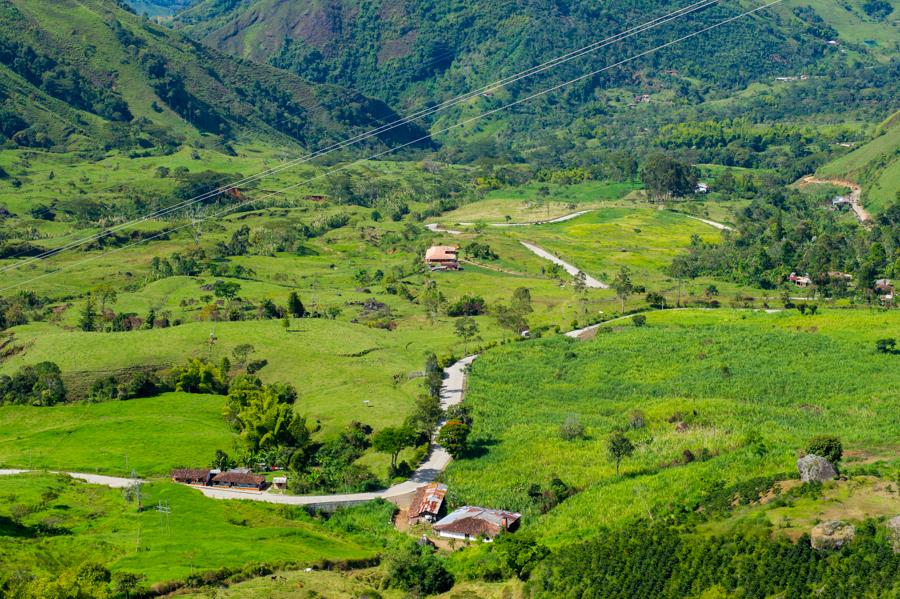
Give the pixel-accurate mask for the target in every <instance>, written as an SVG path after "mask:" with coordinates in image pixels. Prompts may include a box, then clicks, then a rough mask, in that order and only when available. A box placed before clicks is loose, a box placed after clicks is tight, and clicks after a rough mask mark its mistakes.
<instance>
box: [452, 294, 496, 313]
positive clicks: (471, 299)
mask: <svg viewBox="0 0 900 599" xmlns="http://www.w3.org/2000/svg"><path fill="white" fill-rule="evenodd" d="M485 312H487V304H486V303H485V301H484V298H482V297H478V296H474V295H464V296H462V297H461V298H460V299H458V300H456V301H455V302H453V303H452V304H450V306H449V307H448V308H447V316H453V317H456V316H480V315H482V314H484V313H485Z"/></svg>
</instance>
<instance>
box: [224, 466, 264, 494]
mask: <svg viewBox="0 0 900 599" xmlns="http://www.w3.org/2000/svg"><path fill="white" fill-rule="evenodd" d="M265 485H266V477H265V476H260V475H258V474H252V473H250V472H240V471H237V470H229V471H227V472H220V473H219V474H216V475H215V476H214V477H213V478H212V486H214V487H228V488H236V489H257V490H259V491H262V490H263V488H264V487H265Z"/></svg>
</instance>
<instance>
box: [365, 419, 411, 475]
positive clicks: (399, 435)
mask: <svg viewBox="0 0 900 599" xmlns="http://www.w3.org/2000/svg"><path fill="white" fill-rule="evenodd" d="M415 440H416V432H415V431H414V430H413V428H412V427H411V426H408V425H402V426H389V427H387V428H383V429H381V430H380V431H378V432H377V433H375V436H374V437H372V447H374V448H375V451H380V452H382V453H386V454H389V455H390V456H391V475H393V473H394V472H396V470H397V457H398V456H399V455H400V452H401V451H403V449H404V448H406V447H409V446H410V445H412V444H413V443H414V442H415Z"/></svg>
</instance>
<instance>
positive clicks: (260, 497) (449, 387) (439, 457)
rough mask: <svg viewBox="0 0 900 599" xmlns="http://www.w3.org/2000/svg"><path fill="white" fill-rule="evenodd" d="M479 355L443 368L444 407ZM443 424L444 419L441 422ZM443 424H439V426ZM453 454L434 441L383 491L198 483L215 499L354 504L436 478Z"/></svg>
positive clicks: (453, 400)
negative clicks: (312, 491) (290, 490)
mask: <svg viewBox="0 0 900 599" xmlns="http://www.w3.org/2000/svg"><path fill="white" fill-rule="evenodd" d="M477 357H478V356H477V355H474V356H468V357H466V358H463V359H461V360H459V361H458V362H455V363H453V364H451V365H450V366H448V367H447V368H446V369H444V384H443V385H442V386H441V407H442V408H444V409H447V408H449V407H450V406H454V405H456V404H458V403H460V402H461V401H462V400H463V396H464V395H465V387H466V368H467V367H468V366H469V365H470V364H471V363H472V362H474V361H475V358H477ZM441 424H443V423H441ZM440 426H441V425H440V424H439V425H438V428H440ZM452 459H453V458H451V457H450V454H449V453H447V450H445V449H444V448H443V447H441V446H440V445H438V444H436V443H435V444H434V445H433V446H432V449H431V454H430V455H429V456H428V459H427V460H425V462H423V463H422V464H421V465H419V467H418V468H416V471H415V472H413V474H412V476H411V477H410V478H409V479H408V480H406V481H404V482H402V483H399V484H396V485H394V486H392V487H390V488H388V489H385V490H383V491H375V492H372V493H344V494H339V495H278V494H275V493H266V492H257V491H235V490H232V489H221V488H215V487H197V488H198V489H199V490H200V492H201V493H203V494H204V495H206V496H207V497H212V498H214V499H251V500H254V501H266V502H269V503H283V504H289V505H309V506H323V507H328V506H335V507H336V506H341V505H354V504H356V503H363V502H365V501H371V500H373V499H390V498H393V497H400V496H403V495H406V494H408V493H412V492H413V491H415V490H416V489H418V488H419V487H421V486H422V485H425V484H427V483H430V482H431V481H433V480H435V479H436V478H437V476H438V475H439V474H440V473H441V472H443V471H444V470H446V468H447V465H448V464H450V461H451V460H452Z"/></svg>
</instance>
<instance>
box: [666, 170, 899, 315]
mask: <svg viewBox="0 0 900 599" xmlns="http://www.w3.org/2000/svg"><path fill="white" fill-rule="evenodd" d="M792 272H797V273H809V275H810V277H811V278H812V280H813V283H814V285H815V288H816V290H817V291H819V292H820V293H823V294H824V295H826V296H836V297H839V296H846V295H850V294H856V295H858V296H860V297H861V298H863V299H865V300H866V301H871V300H872V299H874V298H875V295H876V293H875V290H874V284H875V281H876V280H877V279H879V278H896V277H897V276H898V275H900V203H898V204H894V205H892V206H890V207H888V208H887V209H886V210H884V211H883V212H882V213H881V214H880V215H879V216H878V218H877V220H876V222H875V224H874V226H872V227H871V228H865V227H861V226H858V225H856V224H846V223H842V222H840V220H839V219H838V218H837V217H836V215H835V213H833V212H831V211H829V210H825V209H823V207H822V200H821V198H817V197H816V196H812V195H809V194H805V193H802V192H800V191H798V190H793V189H787V188H781V187H771V188H767V189H764V190H762V192H761V193H760V194H759V196H758V197H757V199H756V200H754V201H753V202H752V203H751V204H750V205H749V206H747V207H746V208H744V209H743V210H741V211H740V213H739V214H738V221H737V231H736V232H735V233H733V234H730V235H727V236H726V237H725V239H724V240H723V241H722V242H720V243H710V242H704V241H702V240H701V239H699V238H698V237H695V238H694V239H692V241H691V245H690V247H689V249H688V252H687V253H686V254H683V255H681V256H678V257H677V258H676V259H675V260H674V261H673V263H672V265H671V274H672V276H674V277H676V278H678V279H688V278H694V277H697V276H701V275H712V276H716V277H721V278H725V279H728V280H732V281H736V282H740V283H743V284H750V285H754V286H757V287H761V288H763V289H774V288H776V287H778V286H780V285H787V284H788V283H786V281H787V278H788V276H789V275H790V273H792ZM847 274H849V275H851V276H852V287H851V285H850V280H849V279H848V278H847V277H846V276H845V275H847Z"/></svg>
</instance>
